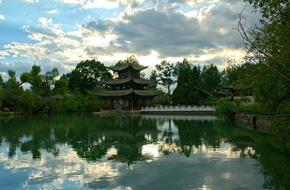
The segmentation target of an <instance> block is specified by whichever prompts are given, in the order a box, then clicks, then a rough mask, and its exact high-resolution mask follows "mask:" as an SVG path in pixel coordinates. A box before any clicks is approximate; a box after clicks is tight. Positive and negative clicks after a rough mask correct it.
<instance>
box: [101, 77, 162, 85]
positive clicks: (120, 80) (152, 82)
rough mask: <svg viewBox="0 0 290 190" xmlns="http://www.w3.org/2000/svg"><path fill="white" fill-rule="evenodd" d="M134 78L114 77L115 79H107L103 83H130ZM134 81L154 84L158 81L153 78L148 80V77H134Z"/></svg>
mask: <svg viewBox="0 0 290 190" xmlns="http://www.w3.org/2000/svg"><path fill="white" fill-rule="evenodd" d="M131 80H132V77H128V78H125V79H113V80H107V81H102V82H101V83H103V84H106V85H114V84H115V85H116V84H125V83H128V82H130V81H131ZM133 81H134V82H135V83H137V84H154V83H156V81H152V80H146V79H133Z"/></svg>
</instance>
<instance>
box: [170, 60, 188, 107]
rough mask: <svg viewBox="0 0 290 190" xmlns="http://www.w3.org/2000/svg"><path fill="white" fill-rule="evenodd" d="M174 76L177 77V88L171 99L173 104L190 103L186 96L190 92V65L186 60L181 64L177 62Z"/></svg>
mask: <svg viewBox="0 0 290 190" xmlns="http://www.w3.org/2000/svg"><path fill="white" fill-rule="evenodd" d="M174 75H175V77H177V87H176V88H175V89H174V91H173V94H172V98H173V101H174V102H175V103H181V104H186V103H190V101H189V99H188V94H189V91H190V83H191V82H192V81H191V79H192V65H190V64H189V62H188V61H187V59H186V58H184V60H183V61H182V62H177V64H176V67H175V70H174Z"/></svg>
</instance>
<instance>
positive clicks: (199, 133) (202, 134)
mask: <svg viewBox="0 0 290 190" xmlns="http://www.w3.org/2000/svg"><path fill="white" fill-rule="evenodd" d="M174 124H175V125H176V126H177V127H178V131H179V146H180V147H181V150H182V152H183V153H184V154H185V156H187V157H189V156H190V153H191V152H192V148H193V147H195V148H200V147H201V146H202V145H206V146H205V147H208V148H213V149H215V148H217V147H219V145H220V139H219V136H218V134H217V132H216V131H215V130H214V129H213V128H212V125H213V123H212V122H210V121H188V120H174Z"/></svg>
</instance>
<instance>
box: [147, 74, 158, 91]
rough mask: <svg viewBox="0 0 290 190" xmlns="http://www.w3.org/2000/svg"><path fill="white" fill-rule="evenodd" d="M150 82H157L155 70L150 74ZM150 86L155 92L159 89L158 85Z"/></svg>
mask: <svg viewBox="0 0 290 190" xmlns="http://www.w3.org/2000/svg"><path fill="white" fill-rule="evenodd" d="M149 80H152V81H157V72H156V71H155V70H152V71H151V74H150V77H149ZM149 86H150V87H151V88H152V89H155V90H156V88H157V83H153V84H150V85H149Z"/></svg>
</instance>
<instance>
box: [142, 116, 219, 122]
mask: <svg viewBox="0 0 290 190" xmlns="http://www.w3.org/2000/svg"><path fill="white" fill-rule="evenodd" d="M142 119H156V120H158V119H162V120H188V121H215V120H219V118H217V117H215V116H194V115H142Z"/></svg>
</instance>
